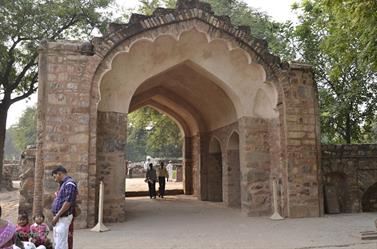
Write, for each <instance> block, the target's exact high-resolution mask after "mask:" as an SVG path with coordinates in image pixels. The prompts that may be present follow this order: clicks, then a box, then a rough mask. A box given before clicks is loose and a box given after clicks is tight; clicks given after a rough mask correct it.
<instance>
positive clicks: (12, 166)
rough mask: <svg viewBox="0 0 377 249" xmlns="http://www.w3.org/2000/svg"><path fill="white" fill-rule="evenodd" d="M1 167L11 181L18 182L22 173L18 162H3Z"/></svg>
mask: <svg viewBox="0 0 377 249" xmlns="http://www.w3.org/2000/svg"><path fill="white" fill-rule="evenodd" d="M3 167H4V168H6V172H9V173H8V174H9V175H10V178H11V180H12V181H19V180H20V175H21V172H22V168H21V163H20V160H4V164H3Z"/></svg>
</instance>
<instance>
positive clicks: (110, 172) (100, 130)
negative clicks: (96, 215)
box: [97, 111, 127, 222]
mask: <svg viewBox="0 0 377 249" xmlns="http://www.w3.org/2000/svg"><path fill="white" fill-rule="evenodd" d="M126 117H127V116H126V115H125V114H123V113H116V112H100V111H99V112H98V115H97V120H98V123H97V172H98V178H99V179H98V180H103V182H104V187H105V200H104V208H103V211H104V221H105V222H122V221H124V220H125V178H126V170H125V167H124V164H125V145H126V135H127V133H126V132H127V121H126Z"/></svg>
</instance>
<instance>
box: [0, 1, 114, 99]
mask: <svg viewBox="0 0 377 249" xmlns="http://www.w3.org/2000/svg"><path fill="white" fill-rule="evenodd" d="M110 2H111V1H110V0H95V1H85V0H64V1H63V0H60V1H42V0H41V1H34V0H15V1H6V0H1V1H0V3H1V4H0V6H1V8H0V23H1V29H0V93H1V97H3V100H4V101H3V102H2V104H4V105H5V104H8V105H10V104H12V103H14V102H16V101H18V100H20V99H23V98H26V97H28V96H30V94H32V93H33V92H34V91H35V90H36V87H37V86H36V83H37V61H36V58H37V55H38V51H37V47H38V44H39V42H40V41H41V40H42V39H47V40H50V41H51V40H57V39H63V38H64V39H69V38H72V39H78V38H80V39H83V38H87V37H88V35H90V33H91V32H92V30H93V29H95V28H99V29H103V28H104V25H106V19H105V18H103V17H102V14H101V13H100V12H99V11H98V9H99V8H104V7H107V6H108V5H109V4H110ZM11 93H13V94H12V97H13V98H11V96H10V95H11ZM15 93H16V94H15Z"/></svg>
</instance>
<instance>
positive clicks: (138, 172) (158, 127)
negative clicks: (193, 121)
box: [126, 106, 184, 197]
mask: <svg viewBox="0 0 377 249" xmlns="http://www.w3.org/2000/svg"><path fill="white" fill-rule="evenodd" d="M127 121H128V123H127V145H126V156H127V158H126V159H127V178H126V197H139V196H148V186H147V184H146V183H145V182H144V179H145V176H146V170H147V169H148V168H149V167H148V166H149V165H148V164H150V163H152V164H153V167H154V168H155V169H157V168H158V167H159V164H160V163H161V162H163V163H164V165H165V168H166V169H167V171H168V177H167V179H166V180H167V182H166V184H165V186H166V188H165V189H166V192H165V195H172V194H174V195H175V194H182V193H183V185H182V180H183V167H182V166H183V161H182V155H183V138H184V130H183V128H182V127H181V126H180V124H179V123H178V122H177V121H176V120H175V119H174V118H173V117H171V116H170V115H169V113H165V112H163V111H161V110H159V109H158V108H156V107H153V106H144V107H141V108H139V109H137V110H135V111H133V112H131V113H129V114H128V116H127ZM158 186H159V185H158ZM157 190H158V188H157Z"/></svg>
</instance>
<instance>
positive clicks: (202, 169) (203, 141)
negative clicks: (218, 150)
mask: <svg viewBox="0 0 377 249" xmlns="http://www.w3.org/2000/svg"><path fill="white" fill-rule="evenodd" d="M199 144H200V145H199V148H200V157H199V160H200V161H199V178H198V179H199V182H198V187H199V193H198V194H199V196H198V197H199V199H200V200H202V201H208V156H209V155H208V154H209V153H208V148H209V135H208V134H207V133H201V134H200V143H199Z"/></svg>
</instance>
